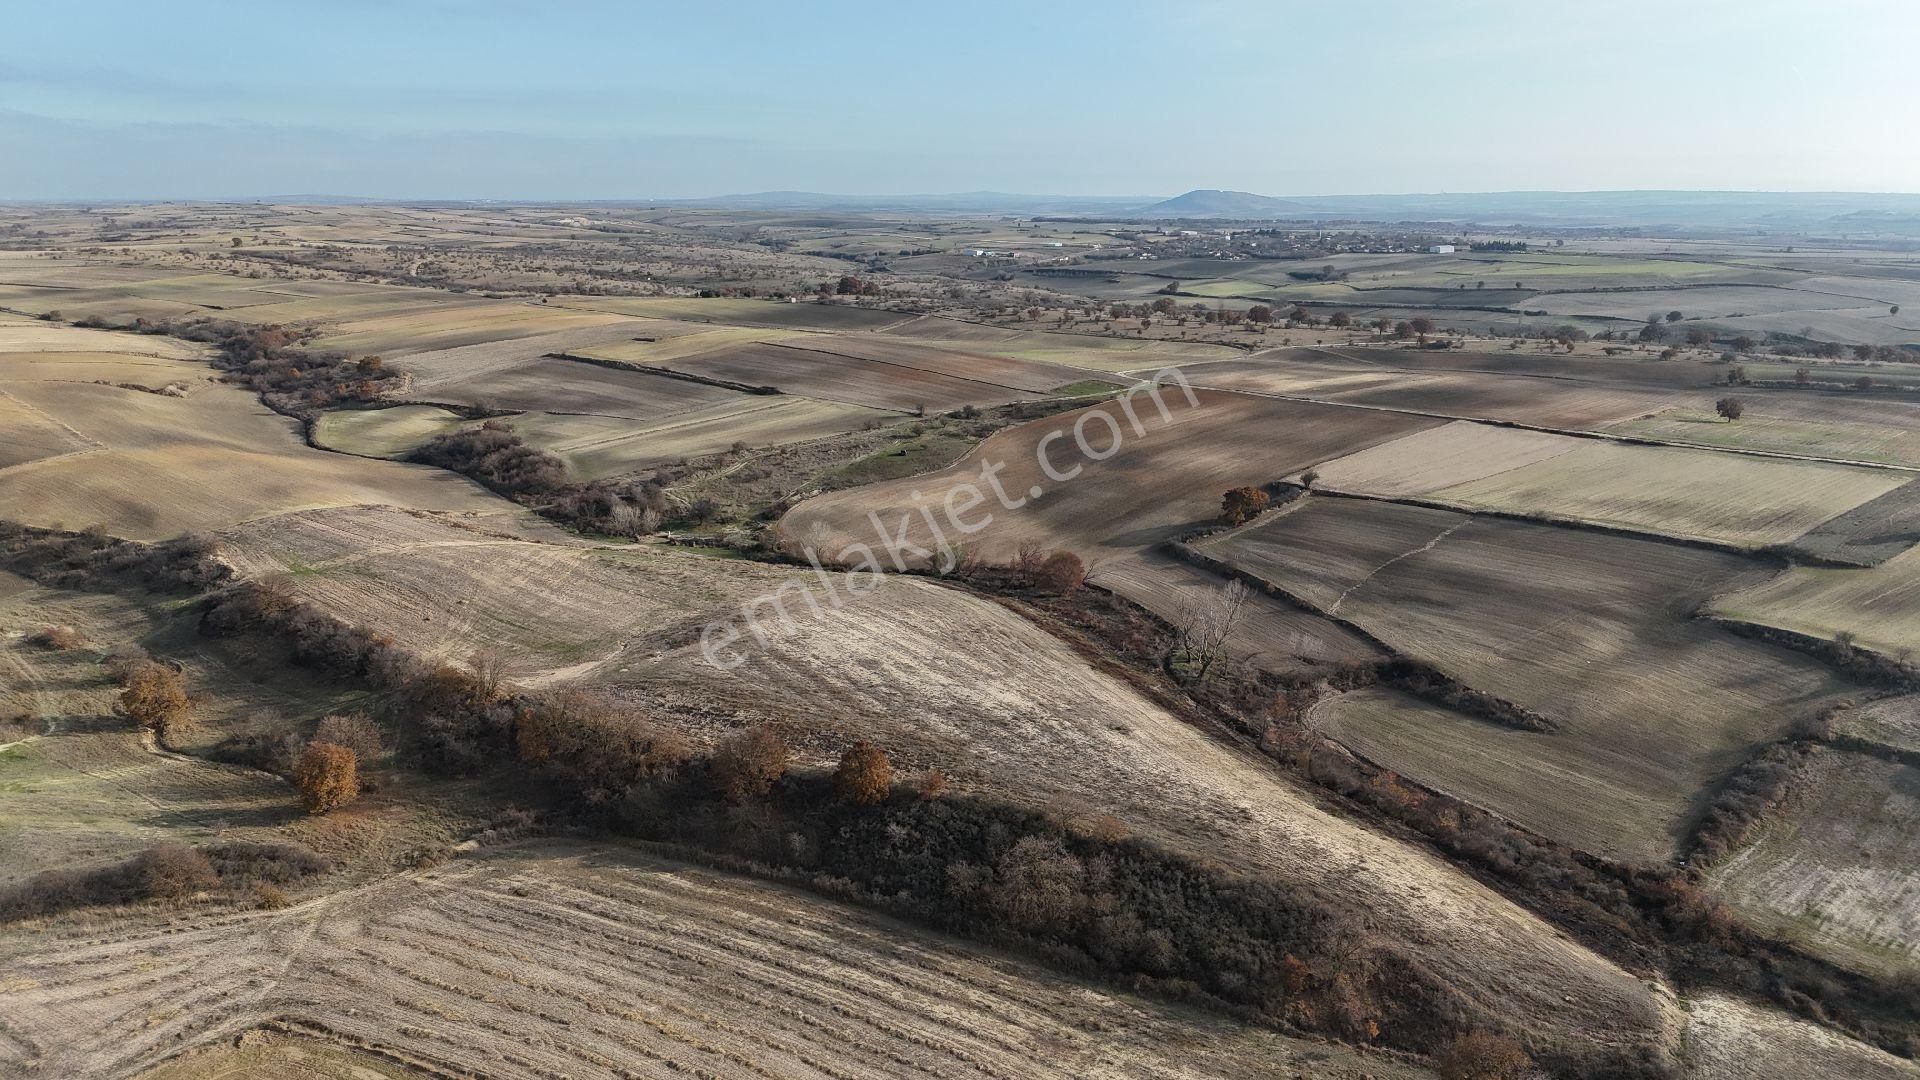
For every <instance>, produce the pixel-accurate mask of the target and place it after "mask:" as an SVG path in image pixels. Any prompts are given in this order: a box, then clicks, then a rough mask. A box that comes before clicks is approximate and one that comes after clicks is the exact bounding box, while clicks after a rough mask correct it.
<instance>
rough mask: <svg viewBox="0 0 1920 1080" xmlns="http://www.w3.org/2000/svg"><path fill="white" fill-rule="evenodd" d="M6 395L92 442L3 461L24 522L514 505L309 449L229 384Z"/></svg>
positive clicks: (124, 526)
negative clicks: (376, 506) (172, 390)
mask: <svg viewBox="0 0 1920 1080" xmlns="http://www.w3.org/2000/svg"><path fill="white" fill-rule="evenodd" d="M5 393H6V394H7V396H8V397H9V398H11V399H12V400H13V401H14V402H15V403H17V405H20V406H24V408H25V409H26V410H29V411H31V412H32V413H34V414H36V415H37V416H39V417H41V418H43V419H46V420H50V421H51V422H52V423H54V424H56V425H57V426H58V427H59V428H60V429H62V431H64V432H65V433H66V435H68V436H70V437H71V439H72V441H73V442H75V443H81V444H84V446H82V447H78V448H74V449H72V450H71V451H70V452H67V453H64V454H60V455H58V456H51V457H42V458H40V459H39V460H32V461H27V462H25V463H23V464H16V465H13V466H11V467H8V468H4V469H0V518H5V519H7V520H11V521H17V522H20V523H23V524H27V525H37V526H43V527H64V528H70V529H79V528H84V527H87V526H90V525H95V524H99V525H103V526H105V527H106V528H107V529H108V531H109V532H111V533H113V534H115V535H119V536H125V537H128V538H130V539H139V540H155V539H162V538H165V537H169V536H175V535H178V534H180V533H183V532H194V531H200V530H205V529H214V528H220V527H223V526H226V525H231V524H234V523H236V522H240V521H245V520H248V519H250V518H255V517H263V516H267V515H271V514H277V513H283V512H285V511H288V510H296V509H304V508H309V507H318V506H342V505H352V504H358V503H388V504H400V505H406V506H417V507H422V508H426V509H436V510H449V511H460V512H465V513H475V514H503V513H514V512H516V511H515V509H514V508H513V507H512V506H511V504H509V503H507V502H505V501H503V500H501V499H498V498H496V497H494V496H492V495H489V494H488V493H486V492H485V491H483V490H481V489H480V488H479V487H477V486H476V485H474V484H472V483H471V482H469V481H467V480H465V479H463V478H461V477H458V476H455V475H453V474H451V473H446V472H442V471H440V470H436V469H429V468H426V467H424V466H412V465H402V464H398V463H390V462H379V461H370V460H365V459H359V458H346V457H342V456H339V455H334V454H328V453H327V452H325V451H322V450H315V449H312V448H310V447H308V446H306V445H304V444H303V443H302V442H301V441H300V436H299V432H298V426H297V425H296V424H295V423H294V422H293V421H291V420H289V419H287V418H286V417H282V416H278V415H276V414H274V413H272V412H270V411H269V410H268V409H267V408H266V407H265V406H263V405H261V404H260V403H259V402H258V401H257V400H256V399H255V398H254V397H253V396H252V395H251V394H249V393H246V392H244V391H242V390H239V389H236V388H233V387H229V386H224V385H207V386H205V387H203V388H201V389H200V390H199V391H197V392H196V393H194V394H193V395H191V396H190V397H186V398H176V397H166V396H162V395H159V394H149V393H144V392H142V391H138V390H123V389H119V388H116V387H110V386H97V385H91V384H85V383H64V382H42V383H19V384H11V385H10V386H8V387H7V389H6V391H5ZM40 430H42V431H43V432H44V431H45V430H46V429H45V428H44V426H43V427H42V428H41V429H40ZM6 439H7V436H6V435H0V446H5V445H6V442H5V440H6Z"/></svg>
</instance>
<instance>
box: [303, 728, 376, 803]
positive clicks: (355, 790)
mask: <svg viewBox="0 0 1920 1080" xmlns="http://www.w3.org/2000/svg"><path fill="white" fill-rule="evenodd" d="M293 786H294V787H296V788H299V789H300V802H301V804H302V805H304V806H305V807H306V808H307V813H309V814H324V813H326V812H327V811H329V810H336V809H338V808H340V807H342V806H345V805H347V804H348V803H350V802H352V801H353V800H355V799H357V798H359V797H360V773H359V763H358V762H357V761H356V760H355V758H354V756H353V751H351V750H349V749H347V748H346V747H344V746H335V745H334V744H333V743H324V742H312V743H308V744H307V748H306V749H305V750H302V751H300V756H299V757H297V758H295V759H294V761H293Z"/></svg>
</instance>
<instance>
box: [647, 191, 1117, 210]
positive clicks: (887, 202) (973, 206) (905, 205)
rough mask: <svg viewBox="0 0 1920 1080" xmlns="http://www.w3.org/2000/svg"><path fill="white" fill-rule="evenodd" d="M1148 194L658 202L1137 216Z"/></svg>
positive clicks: (785, 195) (778, 194)
mask: <svg viewBox="0 0 1920 1080" xmlns="http://www.w3.org/2000/svg"><path fill="white" fill-rule="evenodd" d="M1153 201H1154V196H1148V195H1015V194H1009V193H1007V192H1003V191H965V192H958V193H955V194H950V195H826V194H821V193H820V192H817V191H760V192H754V193H752V194H746V195H715V196H711V197H709V198H703V199H659V200H655V205H659V206H689V207H708V208H712V209H716V210H770V211H777V210H812V211H834V210H841V211H863V210H865V211H886V210H905V211H921V212H932V213H975V214H983V213H984V214H1122V213H1124V214H1128V215H1132V214H1136V213H1138V212H1139V211H1140V209H1141V208H1142V207H1144V206H1147V205H1148V204H1150V203H1152V202H1153Z"/></svg>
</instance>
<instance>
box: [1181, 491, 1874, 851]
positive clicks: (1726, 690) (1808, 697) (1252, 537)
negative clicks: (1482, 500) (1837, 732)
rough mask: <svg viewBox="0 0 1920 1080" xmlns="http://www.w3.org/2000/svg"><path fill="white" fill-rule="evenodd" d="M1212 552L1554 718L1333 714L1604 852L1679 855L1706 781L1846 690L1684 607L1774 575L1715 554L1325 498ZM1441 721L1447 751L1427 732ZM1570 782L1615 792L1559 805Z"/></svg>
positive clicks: (1405, 767) (1389, 760)
mask: <svg viewBox="0 0 1920 1080" xmlns="http://www.w3.org/2000/svg"><path fill="white" fill-rule="evenodd" d="M1205 547H1206V548H1207V550H1208V551H1210V552H1211V553H1212V554H1213V555H1215V556H1217V557H1220V558H1223V559H1226V560H1228V561H1229V562H1232V563H1233V564H1235V565H1236V566H1239V567H1242V568H1244V569H1245V570H1247V571H1249V572H1251V573H1254V574H1256V575H1258V576H1260V577H1263V578H1266V579H1267V580H1270V581H1273V582H1274V583H1276V584H1278V585H1280V586H1281V587H1283V588H1286V589H1288V590H1290V591H1293V592H1294V593H1296V594H1297V595H1300V596H1302V597H1303V598H1304V599H1306V600H1307V601H1308V602H1310V603H1312V604H1314V605H1315V606H1317V607H1319V608H1321V609H1322V610H1326V611H1333V612H1337V613H1338V614H1339V615H1340V616H1341V617H1342V618H1345V619H1349V620H1352V621H1353V622H1354V623H1356V624H1358V625H1360V626H1362V627H1364V628H1366V629H1367V630H1368V631H1369V632H1371V633H1373V634H1374V635H1375V636H1376V637H1378V638H1380V639H1382V640H1384V641H1385V642H1386V643H1387V644H1389V645H1390V646H1393V647H1394V648H1396V649H1399V650H1401V651H1404V652H1406V653H1409V654H1411V655H1413V656H1416V657H1419V658H1421V659H1424V660H1426V661H1428V662H1429V663H1432V664H1433V665H1434V666H1436V667H1438V668H1439V669H1440V670H1442V671H1444V672H1446V673H1448V674H1450V675H1452V676H1454V677H1455V678H1457V679H1459V680H1460V681H1462V682H1463V683H1465V684H1467V685H1468V686H1471V687H1473V688H1475V689H1479V690H1484V691H1486V692H1488V693H1491V694H1494V695H1495V696H1497V697H1501V698H1504V699H1506V700H1508V701H1512V702H1514V703H1517V704H1519V705H1522V706H1525V707H1527V708H1529V709H1532V710H1534V711H1535V712H1537V713H1540V714H1543V715H1545V716H1547V717H1549V718H1550V719H1552V720H1553V721H1555V722H1557V723H1558V724H1559V725H1560V727H1559V730H1557V731H1554V732H1552V733H1549V734H1546V735H1539V734H1535V733H1528V732H1519V731H1514V730H1511V729H1508V728H1505V727H1501V726H1498V725H1494V724H1491V723H1487V722H1483V721H1480V720H1476V719H1471V718H1468V717H1465V716H1458V717H1454V716H1452V714H1448V713H1444V712H1441V711H1439V710H1426V709H1420V710H1415V711H1414V712H1413V714H1412V715H1406V714H1404V713H1403V712H1402V711H1400V710H1399V709H1398V708H1397V707H1388V706H1392V705H1393V704H1394V703H1393V700H1392V699H1381V698H1379V697H1375V698H1371V699H1361V700H1360V701H1359V702H1355V703H1349V704H1346V705H1342V704H1338V703H1335V704H1333V705H1331V706H1329V708H1330V709H1331V710H1332V711H1333V717H1332V720H1333V722H1335V723H1338V724H1341V725H1347V726H1359V727H1364V728H1365V729H1366V733H1365V735H1364V736H1363V738H1364V739H1366V740H1368V741H1369V742H1370V745H1372V746H1374V747H1375V748H1376V751H1377V752H1380V753H1382V754H1383V757H1382V763H1383V764H1385V765H1387V766H1389V767H1391V768H1394V769H1397V770H1399V771H1401V772H1404V773H1406V774H1407V775H1409V776H1412V777H1415V778H1416V779H1425V778H1426V777H1427V776H1428V775H1429V773H1430V772H1431V774H1432V775H1433V776H1434V778H1435V781H1436V783H1438V784H1441V785H1443V786H1451V787H1453V788H1455V789H1456V790H1459V791H1460V793H1461V794H1463V795H1466V796H1468V797H1471V798H1473V799H1474V800H1475V801H1477V802H1482V803H1484V804H1485V805H1487V806H1488V808H1489V809H1493V810H1495V811H1497V812H1500V813H1503V814H1506V815H1507V816H1509V817H1511V818H1513V819H1514V820H1516V821H1518V822H1520V823H1521V824H1524V825H1526V826H1527V827H1529V828H1532V829H1534V830H1536V831H1538V832H1541V833H1543V834H1545V835H1547V836H1551V837H1554V838H1555V839H1559V840H1562V841H1565V842H1567V843H1570V844H1573V845H1575V846H1578V847H1581V848H1584V849H1587V850H1590V851H1594V852H1596V853H1600V854H1606V855H1610V856H1615V857H1625V858H1630V859H1646V860H1665V859H1667V858H1670V857H1671V856H1672V853H1673V848H1674V842H1675V841H1676V839H1677V838H1678V837H1677V835H1676V833H1677V830H1678V829H1679V828H1680V827H1681V826H1682V823H1683V822H1684V821H1685V819H1686V818H1687V816H1688V813H1689V811H1690V809H1691V808H1692V807H1693V805H1694V802H1695V800H1696V798H1697V797H1698V795H1699V793H1700V791H1701V789H1702V788H1703V787H1704V786H1705V785H1706V784H1707V783H1709V782H1710V781H1712V780H1714V779H1716V778H1718V777H1719V776H1721V775H1722V774H1724V773H1725V772H1726V771H1727V770H1729V769H1731V768H1732V767H1733V766H1734V765H1735V764H1737V763H1738V762H1739V761H1741V760H1743V759H1744V758H1745V757H1746V755H1747V754H1748V753H1749V752H1750V751H1751V750H1752V748H1753V747H1755V746H1756V745H1758V744H1760V743H1763V742H1766V741H1770V740H1772V739H1775V738H1778V737H1779V736H1780V735H1782V734H1783V733H1784V732H1785V731H1786V730H1787V729H1788V727H1789V726H1790V725H1791V724H1792V722H1793V721H1794V720H1795V719H1796V718H1798V717H1800V716H1804V715H1808V714H1811V713H1815V712H1818V711H1820V710H1821V709H1822V708H1824V707H1825V706H1827V705H1829V704H1831V703H1833V702H1835V701H1836V700H1839V698H1840V697H1841V696H1842V695H1844V694H1846V693H1847V692H1848V691H1849V690H1851V689H1852V687H1850V685H1849V684H1846V683H1844V682H1841V681H1839V680H1836V679H1835V678H1834V677H1833V675H1832V674H1831V673H1830V672H1829V671H1828V670H1827V669H1826V668H1825V667H1823V666H1822V665H1820V664H1819V663H1817V662H1815V661H1813V660H1811V659H1809V658H1807V657H1805V656H1802V655H1801V654H1798V653H1794V652H1790V651H1788V650H1786V649H1782V648H1777V647H1773V646H1768V645H1763V644H1760V643H1757V642H1753V641H1750V640H1748V639H1744V638H1741V637H1738V636H1736V635H1734V634H1732V633H1730V632H1728V631H1726V630H1723V629H1721V628H1719V627H1717V626H1714V625H1713V624H1711V623H1709V622H1705V621H1702V620H1698V619H1695V618H1694V617H1693V615H1694V612H1695V610H1696V609H1697V608H1698V607H1700V605H1702V604H1703V603H1704V602H1706V601H1707V600H1708V599H1710V598H1711V597H1713V596H1715V595H1717V594H1718V593H1721V592H1723V591H1727V590H1732V589H1738V588H1741V587H1743V586H1745V585H1749V584H1752V583H1755V582H1757V581H1760V580H1764V579H1765V577H1766V576H1767V575H1768V574H1769V573H1771V571H1770V570H1769V569H1768V568H1766V567H1765V566H1763V565H1761V564H1758V563H1753V562H1749V561H1747V560H1744V559H1741V558H1739V557H1737V556H1732V555H1727V554H1723V553H1720V552H1715V551H1708V550H1703V549H1699V548H1692V547H1684V546H1680V545H1675V544H1668V543H1660V542H1656V541H1651V540H1639V539H1634V538H1631V537H1623V536H1616V535H1609V534H1603V533H1596V532H1591V531H1583V530H1574V529H1563V528H1556V527H1552V526H1544V525H1534V524H1529V523H1524V522H1513V521H1500V520H1493V519H1484V518H1471V517H1469V516H1468V515H1464V514H1456V513H1452V512H1448V511H1440V510H1430V509H1424V508H1418V507H1407V506H1399V505H1395V504H1388V503H1375V502H1367V501H1361V500H1348V499H1328V498H1324V497H1317V498H1310V499H1309V501H1308V505H1306V506H1304V507H1302V508H1300V509H1298V510H1294V511H1291V512H1289V513H1285V514H1281V515H1278V516H1276V517H1274V518H1273V519H1271V520H1270V521H1268V522H1266V523H1263V524H1260V525H1258V526H1256V527H1254V528H1251V529H1247V530H1242V531H1239V532H1235V533H1231V534H1228V535H1226V536H1224V537H1222V538H1219V539H1218V540H1216V541H1214V542H1212V543H1209V544H1206V545H1205ZM1362 704H1364V705H1366V706H1368V707H1366V708H1360V707H1358V706H1360V705H1362ZM1343 712H1344V713H1345V715H1344V716H1343V715H1342V714H1343ZM1443 718H1447V719H1443ZM1442 723H1445V724H1446V725H1447V727H1448V729H1449V734H1450V735H1451V737H1452V740H1451V741H1452V742H1454V743H1457V745H1453V746H1451V747H1449V741H1448V740H1438V739H1436V738H1435V737H1434V734H1433V730H1434V728H1435V727H1436V726H1438V725H1440V724H1442ZM1389 750H1391V751H1393V753H1391V754H1388V753H1387V751H1389ZM1435 751H1439V752H1440V757H1439V759H1438V760H1437V761H1436V760H1434V759H1433V758H1432V756H1431V755H1432V754H1433V753H1434V752H1435ZM1568 774H1575V775H1577V776H1578V777H1580V778H1581V779H1580V783H1579V786H1580V787H1581V788H1583V789H1585V790H1586V791H1587V792H1588V793H1589V795H1590V796H1591V795H1594V794H1598V793H1602V792H1604V793H1607V797H1606V800H1605V801H1604V802H1600V803H1596V802H1595V801H1594V799H1593V798H1591V797H1589V798H1582V799H1573V800H1569V799H1567V797H1566V782H1565V778H1566V776H1567V775H1568Z"/></svg>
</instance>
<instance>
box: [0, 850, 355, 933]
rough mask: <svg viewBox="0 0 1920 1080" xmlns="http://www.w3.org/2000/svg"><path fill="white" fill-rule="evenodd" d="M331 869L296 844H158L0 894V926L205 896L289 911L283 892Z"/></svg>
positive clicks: (45, 874) (44, 874) (30, 881)
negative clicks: (220, 895)
mask: <svg viewBox="0 0 1920 1080" xmlns="http://www.w3.org/2000/svg"><path fill="white" fill-rule="evenodd" d="M331 868H332V865H331V864H330V863H329V862H328V861H327V860H326V859H324V858H322V857H321V856H319V855H316V854H314V853H313V852H312V851H310V850H308V849H307V848H305V847H302V846H300V845H299V844H248V843H221V844H211V845H208V846H206V847H201V848H194V847H188V846H187V845H185V844H177V843H162V844H156V845H154V846H153V847H150V848H148V849H147V850H145V851H142V852H140V853H139V854H138V855H135V856H134V857H132V858H131V859H128V860H126V861H125V862H120V863H115V864H113V865H112V866H105V867H100V868H98V869H93V870H47V871H43V872H41V873H39V874H35V875H34V876H33V877H30V878H28V879H27V880H25V881H23V882H21V883H20V884H18V885H14V886H12V887H10V888H7V889H5V890H0V923H6V922H16V921H18V920H21V919H36V918H45V917H47V916H50V915H57V914H60V913H62V912H67V911H75V910H79V909H81V908H88V907H106V906H124V905H128V904H141V903H151V902H155V901H174V902H178V901H183V900H188V899H191V898H192V897H194V896H197V895H199V894H202V893H210V892H224V893H228V894H234V895H241V896H250V897H251V898H252V900H253V902H254V903H255V904H256V905H258V906H261V907H281V906H284V905H285V904H286V894H285V893H284V892H283V891H282V887H283V886H286V885H290V884H293V883H294V882H297V881H300V880H301V879H303V878H308V877H312V876H314V875H316V874H323V873H326V872H327V871H328V870H329V869H331Z"/></svg>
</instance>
